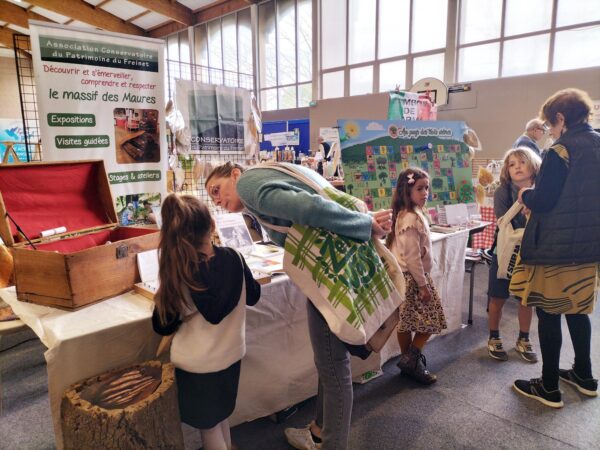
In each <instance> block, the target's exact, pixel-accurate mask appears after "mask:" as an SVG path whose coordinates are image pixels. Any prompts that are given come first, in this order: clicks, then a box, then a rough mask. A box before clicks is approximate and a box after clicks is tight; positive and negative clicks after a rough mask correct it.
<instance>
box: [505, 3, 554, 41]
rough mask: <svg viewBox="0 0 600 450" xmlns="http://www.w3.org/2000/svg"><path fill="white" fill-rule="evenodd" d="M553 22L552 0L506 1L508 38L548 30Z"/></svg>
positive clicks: (506, 31) (506, 30) (506, 32)
mask: <svg viewBox="0 0 600 450" xmlns="http://www.w3.org/2000/svg"><path fill="white" fill-rule="evenodd" d="M551 22H552V0H527V1H523V0H506V19H505V21H504V24H505V25H504V34H505V35H506V36H514V35H515V34H522V33H531V32H533V31H540V30H547V29H549V28H550V26H551Z"/></svg>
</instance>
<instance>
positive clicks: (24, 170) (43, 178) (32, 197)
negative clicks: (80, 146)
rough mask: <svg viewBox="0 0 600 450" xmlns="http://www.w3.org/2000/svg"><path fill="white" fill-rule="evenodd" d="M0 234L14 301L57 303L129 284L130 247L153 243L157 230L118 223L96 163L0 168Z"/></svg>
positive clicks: (135, 276) (75, 304)
mask: <svg viewBox="0 0 600 450" xmlns="http://www.w3.org/2000/svg"><path fill="white" fill-rule="evenodd" d="M63 229H64V230H63ZM48 230H56V233H55V234H54V235H51V236H48V237H42V235H43V234H48V233H47V231H48ZM42 231H44V233H42ZM50 234H52V231H50ZM0 237H2V240H3V241H4V242H5V243H6V245H7V246H9V247H11V249H12V252H13V258H14V265H15V284H16V289H17V297H18V298H19V300H22V301H26V302H31V303H37V304H41V305H46V306H55V307H58V308H63V309H77V308H80V307H83V306H86V305H89V304H91V303H94V302H97V301H99V300H102V299H106V298H110V297H113V296H115V295H118V294H121V293H123V292H126V291H128V290H131V289H132V288H133V285H134V284H135V283H136V282H138V281H140V279H139V273H138V269H137V263H136V256H137V253H138V252H142V251H146V250H151V249H154V248H157V247H158V242H159V233H158V230H157V229H156V230H154V229H147V228H135V227H119V226H118V220H117V213H116V210H115V206H114V203H113V199H112V195H111V192H110V185H109V183H108V178H107V176H106V171H105V168H104V163H103V162H102V161H73V162H71V161H69V162H53V163H27V164H9V165H2V166H0Z"/></svg>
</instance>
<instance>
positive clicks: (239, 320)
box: [152, 194, 260, 450]
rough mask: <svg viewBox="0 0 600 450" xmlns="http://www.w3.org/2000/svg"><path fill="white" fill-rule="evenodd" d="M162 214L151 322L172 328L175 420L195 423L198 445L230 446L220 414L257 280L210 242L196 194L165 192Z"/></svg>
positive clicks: (236, 257) (231, 397)
mask: <svg viewBox="0 0 600 450" xmlns="http://www.w3.org/2000/svg"><path fill="white" fill-rule="evenodd" d="M161 216H162V227H161V232H160V245H159V280H160V286H159V288H158V291H157V292H156V295H155V297H154V301H155V303H156V308H155V309H154V314H153V315H152V325H153V327H154V330H155V331H156V332H157V333H158V334H161V335H171V334H173V333H175V337H174V338H173V343H172V345H171V362H172V363H173V364H174V365H175V368H176V369H175V376H176V380H177V390H178V396H179V409H180V413H181V420H182V422H184V423H187V424H188V425H191V426H193V427H195V428H198V429H200V435H201V437H202V444H203V446H204V448H205V449H207V450H213V449H219V450H222V449H230V448H231V437H230V432H229V423H228V421H227V418H228V417H229V416H230V415H231V413H232V412H233V409H234V408H235V401H236V397H237V390H238V384H239V379H240V361H241V359H242V357H243V356H244V354H245V352H246V344H245V338H244V336H245V321H246V305H250V306H252V305H254V304H256V302H257V301H258V299H259V298H260V286H259V284H258V283H257V282H256V281H255V280H254V278H253V277H252V273H251V272H250V269H249V268H248V266H247V265H246V263H245V261H244V258H243V257H242V256H241V255H240V254H239V253H237V252H236V251H235V250H233V249H231V248H227V247H217V246H215V245H213V244H212V242H211V239H210V238H211V233H212V231H213V229H214V222H213V219H212V217H211V215H210V212H209V210H208V208H207V207H206V205H205V204H204V203H203V202H202V201H200V200H199V199H198V198H196V197H192V196H187V195H181V196H178V195H175V194H172V195H169V196H168V197H167V198H166V199H165V201H164V202H163V205H162V208H161Z"/></svg>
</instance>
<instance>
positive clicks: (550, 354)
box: [535, 308, 592, 391]
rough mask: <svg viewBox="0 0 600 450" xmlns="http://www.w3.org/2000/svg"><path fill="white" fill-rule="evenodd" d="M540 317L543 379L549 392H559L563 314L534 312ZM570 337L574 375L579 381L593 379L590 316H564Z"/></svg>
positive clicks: (539, 328) (538, 310)
mask: <svg viewBox="0 0 600 450" xmlns="http://www.w3.org/2000/svg"><path fill="white" fill-rule="evenodd" d="M535 311H536V313H537V316H538V334H539V337H540V349H541V351H542V362H543V366H542V379H543V380H544V387H545V388H546V389H547V390H550V391H554V390H556V389H558V367H559V362H560V347H561V345H562V331H561V323H560V321H561V317H562V315H561V314H548V313H547V312H545V311H544V310H542V309H540V308H536V309H535ZM565 318H566V319H567V326H568V327H569V334H570V335H571V341H572V342H573V349H574V350H575V364H574V366H573V368H574V370H575V373H576V374H577V376H578V377H580V378H584V379H585V378H591V377H592V362H591V360H590V342H591V339H592V325H591V323H590V318H589V316H588V315H587V314H565Z"/></svg>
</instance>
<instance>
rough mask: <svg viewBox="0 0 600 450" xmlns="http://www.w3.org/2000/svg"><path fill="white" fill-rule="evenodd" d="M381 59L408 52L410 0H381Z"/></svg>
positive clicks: (379, 56)
mask: <svg viewBox="0 0 600 450" xmlns="http://www.w3.org/2000/svg"><path fill="white" fill-rule="evenodd" d="M378 26H379V34H378V39H379V42H378V45H379V48H378V52H379V55H377V57H378V58H379V59H385V58H390V57H393V56H399V55H405V54H406V53H408V32H409V26H410V0H379V25H378Z"/></svg>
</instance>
